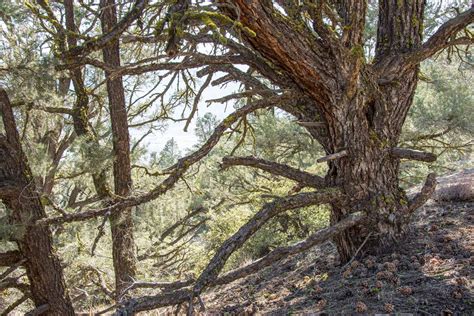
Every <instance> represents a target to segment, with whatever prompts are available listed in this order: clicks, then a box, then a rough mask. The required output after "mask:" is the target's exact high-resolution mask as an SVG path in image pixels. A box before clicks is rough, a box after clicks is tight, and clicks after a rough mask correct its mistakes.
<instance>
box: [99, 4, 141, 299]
mask: <svg viewBox="0 0 474 316" xmlns="http://www.w3.org/2000/svg"><path fill="white" fill-rule="evenodd" d="M100 6H101V8H102V14H101V23H102V31H103V32H104V33H106V32H108V31H109V30H110V29H112V28H113V27H114V26H115V25H116V24H117V13H116V4H115V1H114V0H101V1H100ZM103 58H104V62H105V63H106V64H107V65H109V66H112V67H118V66H120V47H119V42H118V40H114V41H111V43H110V44H109V45H108V46H106V47H105V48H104V49H103ZM106 77H107V94H108V98H109V108H110V119H111V122H112V135H113V148H114V167H113V169H114V186H115V194H117V195H118V196H121V197H125V196H127V195H129V194H130V191H131V186H132V175H131V166H130V136H129V133H128V118H127V108H126V103H125V92H124V88H123V82H122V77H121V76H115V77H113V78H112V77H111V76H110V73H106ZM110 226H111V230H112V247H113V262H114V269H115V290H116V291H115V293H116V299H117V300H118V301H119V300H120V299H121V298H122V294H123V291H124V290H125V289H126V288H127V287H128V286H129V285H130V283H131V282H133V279H134V278H135V274H136V254H135V241H134V236H133V218H132V209H131V208H127V209H124V210H119V211H117V212H115V213H114V215H112V216H111V217H110Z"/></svg>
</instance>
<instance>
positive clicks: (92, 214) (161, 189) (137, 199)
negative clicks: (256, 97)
mask: <svg viewBox="0 0 474 316" xmlns="http://www.w3.org/2000/svg"><path fill="white" fill-rule="evenodd" d="M292 99H293V98H292V94H290V93H288V94H284V95H281V96H276V97H272V98H267V99H265V100H261V101H258V102H254V103H251V104H248V105H245V106H243V107H241V108H240V109H238V110H236V111H235V112H234V113H233V114H230V115H229V116H227V118H226V119H224V120H223V121H222V122H221V123H220V124H219V125H218V126H217V127H216V128H215V129H214V133H213V134H212V135H211V136H210V137H209V139H208V140H207V142H206V143H204V144H203V145H202V146H201V148H199V149H198V150H197V151H195V152H193V153H192V154H190V155H188V156H186V157H183V158H181V159H179V161H178V163H177V164H176V165H174V166H172V167H170V168H168V169H167V170H166V172H168V173H169V176H168V177H167V178H166V179H165V180H163V181H162V182H161V183H160V184H159V185H157V186H156V187H155V188H154V189H153V190H151V191H150V192H148V193H146V194H142V195H138V196H131V197H128V198H124V199H119V200H116V201H115V203H111V205H109V206H107V207H104V208H101V209H91V210H87V211H84V212H82V213H75V214H68V215H66V216H57V217H49V218H45V219H41V220H38V221H36V222H35V224H36V225H51V224H60V223H67V222H75V221H85V220H88V219H91V218H96V217H98V216H104V215H105V214H107V213H108V212H110V213H111V214H113V213H114V212H117V211H118V210H119V209H123V208H126V207H132V206H136V205H140V204H143V203H146V202H149V201H152V200H154V199H156V198H157V197H159V196H160V195H163V194H164V193H166V192H167V191H168V190H169V189H171V188H172V187H173V186H174V185H175V184H176V182H178V180H179V179H181V177H182V176H183V174H184V173H185V172H186V171H187V170H188V169H189V168H190V167H191V166H192V165H193V164H195V163H196V162H198V161H200V160H201V159H202V158H203V157H205V156H206V155H207V154H208V153H209V152H210V151H211V149H212V148H214V146H215V145H216V144H217V143H218V141H219V139H220V138H221V136H222V135H223V134H224V132H225V131H226V130H227V129H228V128H229V127H230V126H231V125H232V124H234V123H235V122H237V121H238V119H239V118H241V117H243V116H245V115H247V114H249V113H251V112H254V111H255V110H257V109H261V108H266V107H269V106H275V105H276V104H278V103H281V102H284V101H288V100H292Z"/></svg>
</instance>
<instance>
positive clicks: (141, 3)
mask: <svg viewBox="0 0 474 316" xmlns="http://www.w3.org/2000/svg"><path fill="white" fill-rule="evenodd" d="M147 4H148V0H136V1H135V3H134V4H133V7H132V9H130V11H129V12H128V13H127V15H125V16H124V17H123V19H122V20H120V21H119V22H118V23H117V24H116V25H115V26H114V27H113V28H112V29H110V31H109V32H107V33H106V34H103V35H102V36H100V37H99V38H94V39H91V40H88V41H86V42H85V43H84V44H82V45H81V46H76V47H73V48H71V49H69V51H66V52H65V53H64V54H63V56H64V58H66V59H70V58H76V57H78V56H85V55H87V54H89V53H91V52H93V51H97V50H100V49H102V48H104V47H105V46H106V45H107V44H108V43H109V42H110V41H113V40H115V39H116V38H117V37H118V36H120V35H121V34H122V33H123V32H124V31H125V30H126V29H127V28H128V27H129V26H130V25H131V24H132V23H133V22H134V21H135V20H136V19H137V18H138V17H140V15H141V14H142V12H143V10H144V9H145V7H146V5H147Z"/></svg>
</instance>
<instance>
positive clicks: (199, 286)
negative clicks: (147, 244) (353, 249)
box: [193, 189, 342, 296]
mask: <svg viewBox="0 0 474 316" xmlns="http://www.w3.org/2000/svg"><path fill="white" fill-rule="evenodd" d="M340 198H342V195H341V193H340V192H339V191H338V190H335V189H331V190H324V191H321V192H310V193H300V194H296V195H292V196H289V197H283V198H279V199H275V200H274V201H272V202H270V203H267V204H265V205H264V206H263V207H262V209H261V210H260V211H259V212H257V214H255V215H254V216H253V217H252V218H251V219H250V220H249V221H248V222H247V223H246V224H245V225H243V226H242V227H241V228H240V229H239V230H238V231H237V232H236V233H235V234H234V235H232V236H231V237H230V238H228V239H227V240H226V241H225V242H224V243H223V244H222V245H221V246H220V248H219V249H218V250H217V252H216V254H215V255H214V257H213V258H212V259H211V261H210V262H209V264H208V265H207V267H206V268H205V269H204V271H203V272H202V273H201V275H200V276H199V278H198V280H197V282H196V284H195V285H194V287H193V295H194V296H198V295H199V294H200V293H201V292H202V290H203V289H204V288H205V287H206V286H208V285H209V284H211V283H212V282H213V281H214V280H215V279H216V278H217V276H218V274H219V272H220V271H221V270H222V268H223V267H224V264H225V263H226V261H227V259H228V258H229V257H230V255H231V254H232V253H233V252H234V251H236V250H237V249H239V248H240V247H241V246H242V245H243V244H244V243H245V242H246V241H247V240H248V239H249V238H250V237H251V236H252V235H253V234H254V233H255V232H256V231H257V230H259V229H260V228H261V227H262V226H263V225H264V224H265V223H266V222H268V221H269V220H270V219H271V218H273V217H275V216H276V215H278V214H281V213H282V212H284V211H287V210H292V209H297V208H301V207H305V206H310V205H316V204H324V203H328V202H331V201H334V200H335V199H340Z"/></svg>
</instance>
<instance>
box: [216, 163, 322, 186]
mask: <svg viewBox="0 0 474 316" xmlns="http://www.w3.org/2000/svg"><path fill="white" fill-rule="evenodd" d="M232 166H250V167H253V168H257V169H261V170H264V171H267V172H269V173H271V174H274V175H277V176H283V177H285V178H288V179H291V180H293V181H296V182H298V183H301V184H304V185H305V186H308V187H313V188H324V187H325V181H324V179H323V178H321V177H319V176H316V175H313V174H310V173H308V172H305V171H301V170H299V169H296V168H293V167H290V166H287V165H284V164H280V163H277V162H273V161H267V160H264V159H259V158H255V157H252V156H248V157H231V156H227V157H224V158H223V159H222V164H221V168H222V169H227V168H229V167H232Z"/></svg>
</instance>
